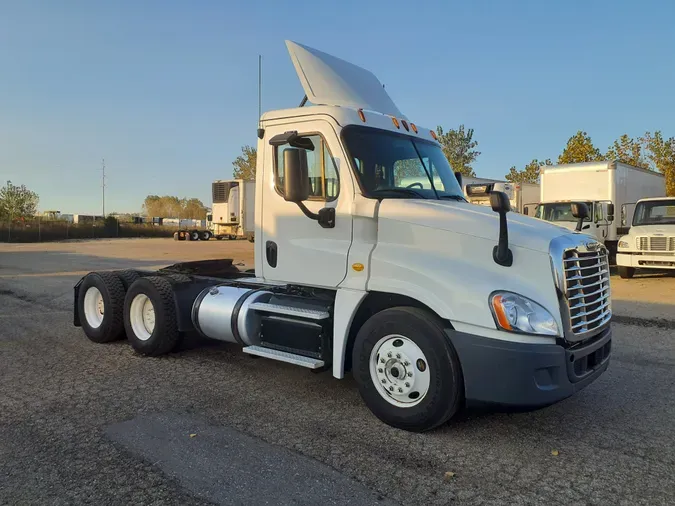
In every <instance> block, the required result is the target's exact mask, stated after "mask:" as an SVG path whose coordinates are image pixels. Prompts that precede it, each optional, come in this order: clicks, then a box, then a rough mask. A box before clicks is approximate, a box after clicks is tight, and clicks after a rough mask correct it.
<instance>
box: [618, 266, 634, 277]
mask: <svg viewBox="0 0 675 506" xmlns="http://www.w3.org/2000/svg"><path fill="white" fill-rule="evenodd" d="M618 270H619V276H621V277H622V278H623V279H630V278H632V277H633V276H634V275H635V267H626V266H623V265H619V269H618Z"/></svg>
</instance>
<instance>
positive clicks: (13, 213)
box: [0, 181, 40, 220]
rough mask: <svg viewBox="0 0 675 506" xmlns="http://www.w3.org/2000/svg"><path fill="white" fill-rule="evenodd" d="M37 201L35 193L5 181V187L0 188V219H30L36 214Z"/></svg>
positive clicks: (22, 186)
mask: <svg viewBox="0 0 675 506" xmlns="http://www.w3.org/2000/svg"><path fill="white" fill-rule="evenodd" d="M39 201H40V198H39V197H38V195H37V193H35V192H33V191H30V190H29V189H28V188H26V186H25V185H21V186H16V185H13V184H12V182H11V181H7V186H5V187H3V188H0V218H4V219H10V220H15V219H17V218H31V217H33V216H35V214H36V213H37V206H38V202H39Z"/></svg>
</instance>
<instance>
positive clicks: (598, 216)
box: [595, 202, 605, 223]
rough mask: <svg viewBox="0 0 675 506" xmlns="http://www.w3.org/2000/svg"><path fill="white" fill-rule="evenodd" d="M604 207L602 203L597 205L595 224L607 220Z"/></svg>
mask: <svg viewBox="0 0 675 506" xmlns="http://www.w3.org/2000/svg"><path fill="white" fill-rule="evenodd" d="M603 205H604V204H603V203H602V202H598V203H596V204H595V223H598V222H601V221H603V220H604V219H605V217H604V213H603V207H602V206H603Z"/></svg>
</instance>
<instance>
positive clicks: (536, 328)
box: [490, 292, 559, 336]
mask: <svg viewBox="0 0 675 506" xmlns="http://www.w3.org/2000/svg"><path fill="white" fill-rule="evenodd" d="M490 307H491V308H492V316H494V319H495V323H496V324H497V326H498V327H499V328H501V329H503V330H508V331H509V332H521V333H526V334H542V335H546V336H557V335H559V333H558V324H557V323H556V322H555V318H553V316H552V315H551V313H549V312H548V311H547V310H546V309H544V308H543V307H541V306H540V305H539V304H537V303H536V302H534V301H532V300H530V299H528V298H526V297H523V296H521V295H518V294H516V293H511V292H495V293H493V294H492V295H491V296H490Z"/></svg>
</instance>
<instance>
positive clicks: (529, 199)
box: [465, 181, 540, 216]
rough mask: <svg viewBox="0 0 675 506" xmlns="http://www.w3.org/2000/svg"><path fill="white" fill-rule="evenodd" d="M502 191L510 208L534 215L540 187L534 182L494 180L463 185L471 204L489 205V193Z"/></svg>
mask: <svg viewBox="0 0 675 506" xmlns="http://www.w3.org/2000/svg"><path fill="white" fill-rule="evenodd" d="M492 192H503V193H506V195H507V196H508V197H509V201H510V203H511V210H512V211H515V212H517V213H520V214H524V215H526V216H534V213H535V211H536V208H537V204H538V203H539V198H540V188H539V185H538V184H536V183H510V182H508V181H494V182H485V183H483V182H481V183H469V184H466V186H465V194H466V197H467V200H468V201H469V202H471V203H472V204H478V205H483V206H489V205H490V194H491V193H492Z"/></svg>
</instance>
